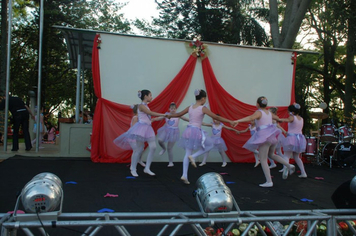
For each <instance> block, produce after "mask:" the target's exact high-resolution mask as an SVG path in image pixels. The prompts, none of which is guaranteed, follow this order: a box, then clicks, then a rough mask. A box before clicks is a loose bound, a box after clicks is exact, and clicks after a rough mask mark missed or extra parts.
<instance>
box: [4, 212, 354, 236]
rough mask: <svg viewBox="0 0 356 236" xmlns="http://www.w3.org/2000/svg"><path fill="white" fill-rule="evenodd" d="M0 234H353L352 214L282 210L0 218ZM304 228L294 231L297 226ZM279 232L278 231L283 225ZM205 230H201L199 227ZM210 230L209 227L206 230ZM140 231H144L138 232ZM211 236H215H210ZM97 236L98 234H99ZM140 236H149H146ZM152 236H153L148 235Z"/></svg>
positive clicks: (22, 215) (56, 213) (52, 213)
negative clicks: (185, 230)
mask: <svg viewBox="0 0 356 236" xmlns="http://www.w3.org/2000/svg"><path fill="white" fill-rule="evenodd" d="M0 217H1V218H0V227H1V235H2V236H8V235H11V236H13V235H17V231H20V230H22V231H23V232H24V233H25V234H26V235H34V234H33V233H32V231H31V230H34V229H36V230H39V231H40V232H41V233H42V235H47V233H46V229H49V228H53V227H54V226H55V227H56V228H72V229H75V228H78V227H85V230H84V231H83V232H81V233H82V235H97V234H99V233H100V231H101V230H102V229H103V228H104V227H114V228H115V229H116V231H117V232H118V234H117V235H122V236H128V235H131V234H130V232H129V230H128V229H127V226H137V227H142V228H143V229H144V228H145V227H148V226H150V225H151V226H152V225H155V226H162V228H161V230H160V232H159V233H157V235H177V234H178V233H179V232H180V230H181V229H182V226H184V225H189V226H190V227H191V233H192V234H195V235H198V236H203V235H207V233H206V232H207V231H209V230H211V232H208V234H209V235H218V233H216V232H213V230H215V229H217V225H220V226H221V225H224V226H225V227H224V228H223V229H219V230H220V235H239V234H241V235H257V233H258V234H259V235H292V234H294V233H295V232H296V231H297V232H298V230H299V232H298V233H301V231H303V232H302V233H303V234H302V235H306V236H308V235H327V236H336V235H356V230H355V228H354V225H355V224H354V223H353V220H355V219H356V210H354V209H342V210H341V209H340V210H333V209H327V210H281V211H241V212H237V211H231V212H226V213H211V214H209V215H207V214H204V213H201V212H144V213H132V212H129V213H59V212H48V213H40V214H38V215H37V214H17V215H16V214H15V216H14V215H12V214H0ZM301 222H302V223H303V225H304V226H305V227H304V228H303V227H299V229H298V228H297V229H296V227H297V226H296V225H298V224H299V225H300V223H301ZM283 225H284V227H281V226H283ZM203 226H204V227H205V228H204V227H203ZM208 227H209V228H208ZM143 232H145V231H143ZM214 233H216V234H214ZM99 235H100V234H99ZM142 235H149V234H147V232H145V233H144V234H142ZM150 235H152V234H150Z"/></svg>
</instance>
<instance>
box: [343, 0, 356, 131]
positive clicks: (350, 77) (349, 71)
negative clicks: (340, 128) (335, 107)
mask: <svg viewBox="0 0 356 236" xmlns="http://www.w3.org/2000/svg"><path fill="white" fill-rule="evenodd" d="M354 12H356V1H355V0H350V11H349V19H348V33H347V44H346V67H345V70H346V71H345V74H346V80H345V101H344V102H345V109H344V117H345V122H346V124H348V125H350V124H351V123H352V112H353V107H352V92H353V84H354V80H355V78H354V68H355V64H354V58H355V52H356V51H355V43H356V37H355V34H356V19H355V16H354V15H353V13H354Z"/></svg>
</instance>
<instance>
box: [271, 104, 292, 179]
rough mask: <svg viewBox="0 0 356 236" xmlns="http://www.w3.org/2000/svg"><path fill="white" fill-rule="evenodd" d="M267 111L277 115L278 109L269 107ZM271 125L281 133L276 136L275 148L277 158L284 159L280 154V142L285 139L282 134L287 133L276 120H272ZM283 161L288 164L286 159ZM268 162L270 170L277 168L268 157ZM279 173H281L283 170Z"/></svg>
mask: <svg viewBox="0 0 356 236" xmlns="http://www.w3.org/2000/svg"><path fill="white" fill-rule="evenodd" d="M268 110H269V111H270V112H272V113H273V114H275V115H277V111H278V107H270V108H269V109H268ZM272 123H273V124H274V125H275V126H276V127H277V128H278V129H279V130H280V131H281V133H280V134H279V135H278V142H277V146H276V154H277V155H278V156H281V157H283V158H284V156H283V153H282V141H283V140H284V138H285V137H284V135H283V134H286V133H287V132H286V131H285V130H284V129H283V128H282V127H281V126H280V125H279V124H278V122H277V121H276V120H273V121H272ZM284 159H285V160H286V161H287V162H288V160H287V159H286V158H284ZM268 160H269V161H270V163H271V164H270V165H269V168H270V169H272V168H275V167H276V166H277V165H276V163H275V162H274V161H273V159H272V158H270V157H268ZM279 172H283V168H282V169H281V170H280V171H279Z"/></svg>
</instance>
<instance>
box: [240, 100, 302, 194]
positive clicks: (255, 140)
mask: <svg viewBox="0 0 356 236" xmlns="http://www.w3.org/2000/svg"><path fill="white" fill-rule="evenodd" d="M267 104H268V100H267V98H266V97H263V96H262V97H259V98H258V99H257V102H256V107H257V108H258V110H257V111H255V113H254V114H252V115H250V116H247V117H244V118H242V119H239V120H236V121H235V122H236V123H237V124H238V123H241V122H251V121H252V120H255V123H256V132H255V133H254V134H253V136H252V137H251V138H250V139H249V140H248V141H247V142H246V143H245V144H244V146H243V147H244V148H246V149H248V150H250V151H251V152H253V151H254V150H256V149H258V150H259V157H260V162H261V166H262V170H263V173H264V175H265V178H266V182H265V183H263V184H260V185H259V186H260V187H264V188H270V187H273V182H272V177H271V172H270V169H269V167H268V163H267V157H268V156H270V157H271V158H272V159H273V160H275V161H277V162H279V163H281V164H283V165H285V166H287V168H286V169H285V170H284V171H283V175H282V177H283V179H287V178H288V174H289V175H291V174H293V173H294V171H295V166H293V165H291V164H289V163H288V162H286V160H284V159H283V158H282V157H280V156H278V155H276V154H275V153H274V152H275V149H276V145H277V136H278V134H279V132H280V131H279V130H278V129H277V127H276V126H275V125H273V123H272V119H275V120H279V117H278V116H276V115H274V114H272V113H271V112H270V111H268V110H267V109H266V107H267Z"/></svg>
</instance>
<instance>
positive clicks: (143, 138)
mask: <svg viewBox="0 0 356 236" xmlns="http://www.w3.org/2000/svg"><path fill="white" fill-rule="evenodd" d="M138 97H139V98H140V99H141V101H142V103H141V104H139V105H138V109H137V116H138V122H136V124H135V125H134V126H132V127H131V128H130V129H129V130H128V131H127V132H126V133H124V134H122V135H120V136H119V137H117V138H116V139H115V140H114V143H115V144H116V145H117V146H119V147H120V148H122V149H127V150H130V149H133V155H132V159H131V168H130V169H131V174H132V176H135V177H138V174H137V171H136V167H137V163H138V162H139V159H140V157H141V155H142V153H143V149H144V146H145V142H147V143H148V147H149V152H148V156H147V161H146V167H145V169H144V170H143V172H144V173H146V174H149V175H152V176H154V175H155V173H153V172H152V171H151V170H150V167H151V163H152V159H153V154H154V152H155V150H156V135H155V132H154V131H153V128H152V126H151V116H165V114H162V113H157V112H153V111H151V110H150V108H149V107H148V106H147V103H149V102H151V101H152V94H151V92H150V91H149V90H142V91H138ZM133 143H135V144H133Z"/></svg>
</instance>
